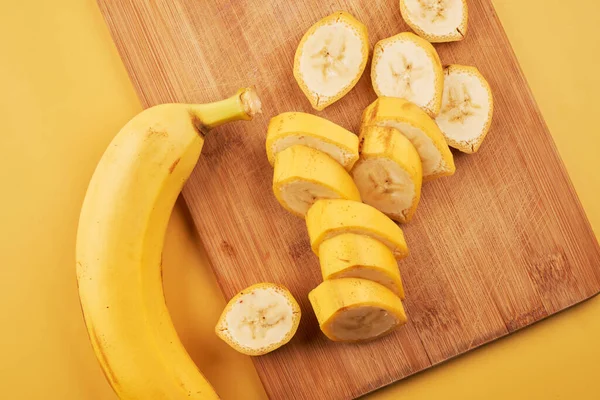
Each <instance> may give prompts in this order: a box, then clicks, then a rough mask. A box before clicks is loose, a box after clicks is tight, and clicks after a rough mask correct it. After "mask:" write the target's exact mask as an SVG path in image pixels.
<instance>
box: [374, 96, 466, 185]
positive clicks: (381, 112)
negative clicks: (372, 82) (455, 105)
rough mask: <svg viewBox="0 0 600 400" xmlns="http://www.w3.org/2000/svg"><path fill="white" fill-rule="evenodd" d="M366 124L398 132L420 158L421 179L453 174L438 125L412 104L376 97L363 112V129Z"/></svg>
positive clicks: (450, 156) (452, 164)
mask: <svg viewBox="0 0 600 400" xmlns="http://www.w3.org/2000/svg"><path fill="white" fill-rule="evenodd" d="M369 125H377V126H387V127H392V128H395V129H397V130H398V131H400V133H402V134H403V135H404V136H406V138H407V139H408V140H410V142H411V143H412V144H413V146H414V147H415V148H416V149H417V153H419V156H420V157H421V164H422V167H423V181H425V182H426V181H430V180H432V179H435V178H438V177H441V176H449V175H453V174H454V172H455V170H456V168H455V166H454V158H453V156H452V152H451V151H450V148H448V144H447V143H446V139H445V138H444V135H443V134H442V132H441V131H440V128H439V127H438V126H437V125H436V123H435V121H433V120H432V119H431V118H430V117H429V116H428V115H427V114H426V113H425V112H424V111H423V110H421V109H420V108H419V107H417V106H416V105H415V104H413V103H411V102H409V101H407V100H404V99H398V98H394V97H380V98H379V99H377V100H375V101H374V102H373V103H372V104H371V105H369V106H368V107H367V108H366V109H365V111H364V112H363V117H362V126H363V129H364V127H366V126H369Z"/></svg>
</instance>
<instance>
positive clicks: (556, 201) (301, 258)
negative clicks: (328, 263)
mask: <svg viewBox="0 0 600 400" xmlns="http://www.w3.org/2000/svg"><path fill="white" fill-rule="evenodd" d="M468 3H469V7H470V10H469V15H470V18H469V24H470V27H469V33H468V35H467V38H466V39H465V40H464V41H462V42H459V43H452V44H439V45H436V48H437V49H438V51H439V53H440V56H441V59H442V62H443V63H444V64H450V63H460V64H467V65H475V66H477V67H478V68H479V69H480V71H481V72H482V73H483V75H484V76H486V77H487V78H488V80H489V82H490V85H491V87H492V90H493V93H494V97H495V115H494V121H493V124H492V128H491V131H490V134H489V135H488V137H487V139H486V141H485V142H484V144H483V146H482V148H481V149H480V151H479V152H478V153H477V154H475V155H472V156H468V155H463V154H458V153H455V161H456V165H457V173H456V175H455V176H453V177H450V178H442V179H439V180H436V181H434V182H431V183H428V184H426V185H425V186H424V188H423V195H422V201H421V204H420V206H419V209H418V211H417V214H416V216H415V218H414V219H413V221H412V222H411V223H410V224H409V225H406V226H403V228H404V231H405V235H406V237H407V241H408V244H409V247H410V250H411V256H410V257H409V258H408V259H406V260H403V261H402V262H401V263H400V268H401V272H402V276H403V280H404V283H405V289H406V294H407V300H406V302H405V306H406V309H407V314H408V316H409V323H408V324H407V325H405V326H404V327H402V328H401V329H399V330H398V331H397V332H396V333H394V334H392V335H389V336H387V337H385V338H383V339H381V340H378V341H374V342H371V343H366V344H361V345H344V344H335V343H332V342H329V341H327V340H326V339H325V338H324V336H323V335H322V334H320V332H319V329H318V326H317V323H316V319H315V317H314V314H313V312H312V310H311V309H310V305H309V302H308V299H307V293H308V292H309V291H310V290H311V289H312V288H314V287H315V286H316V285H317V284H318V283H319V282H320V279H321V276H320V272H319V266H318V260H317V258H316V257H315V256H314V255H313V254H312V252H311V251H310V248H309V243H308V238H307V234H306V228H305V226H304V221H302V220H301V219H298V218H296V217H293V216H291V215H289V214H288V213H286V212H285V211H284V210H283V209H282V208H281V207H280V206H279V205H278V203H277V201H276V200H275V198H274V196H273V195H272V193H271V179H272V169H271V167H270V165H269V164H268V162H267V159H266V155H265V150H264V140H265V134H266V127H267V123H268V120H269V118H270V117H271V116H274V115H276V114H278V113H280V112H284V111H292V110H294V111H306V112H314V111H313V110H312V109H311V108H310V105H309V103H308V101H307V100H306V99H305V97H304V96H303V94H302V93H301V91H300V89H299V87H298V86H297V85H296V82H295V81H294V79H293V76H292V65H293V55H294V52H295V48H296V46H297V44H298V42H299V40H300V38H301V37H302V35H303V33H304V32H305V31H306V29H308V27H309V26H311V25H312V24H313V23H314V22H315V21H317V20H318V19H320V18H322V17H324V16H325V15H328V14H330V13H332V12H334V11H336V10H340V9H344V10H347V11H349V12H351V13H352V14H353V15H355V16H356V17H357V18H358V19H360V20H361V21H362V22H363V23H365V24H366V26H367V27H368V29H369V36H370V42H371V48H372V46H373V45H374V44H375V42H376V41H378V40H380V39H383V38H385V37H389V36H391V35H393V34H396V33H398V32H401V31H405V30H408V27H407V26H406V25H405V24H404V22H403V21H402V20H401V17H400V13H399V10H398V5H397V1H396V0H385V1H384V0H378V1H359V0H355V1H350V0H347V1H343V0H332V1H329V2H301V1H295V2H288V1H284V0H263V1H258V0H237V1H234V0H229V1H220V0H204V1H192V0H187V1H186V0H152V1H151V0H137V1H134V0H99V4H100V8H101V10H102V13H103V14H104V15H105V18H106V21H107V23H108V26H109V28H110V30H111V32H112V35H113V38H114V40H115V43H116V44H117V47H118V49H119V51H120V54H121V56H122V58H123V61H124V63H125V65H126V67H127V69H128V71H129V73H130V76H131V79H132V81H133V83H134V85H135V87H136V89H137V92H138V94H139V96H140V98H141V100H142V102H143V105H144V106H146V107H148V106H152V105H155V104H158V103H164V102H174V101H177V102H200V103H202V102H206V101H210V100H216V99H219V98H222V97H224V96H228V95H230V94H232V93H233V92H235V90H236V89H238V88H239V87H242V86H247V85H255V86H256V87H257V89H258V91H259V94H260V95H261V98H262V100H263V103H264V111H265V114H264V115H263V116H259V117H258V118H256V119H255V121H253V122H251V123H234V124H230V125H227V126H225V127H223V128H220V129H218V130H217V131H215V132H214V134H213V135H209V137H208V139H207V142H206V144H205V148H204V150H203V157H201V160H200V162H199V164H198V166H197V168H196V170H195V172H194V174H193V175H192V177H191V178H190V181H189V182H188V184H187V185H186V187H185V189H184V196H185V199H186V201H187V203H188V205H189V207H190V209H191V212H192V215H193V217H194V220H195V224H196V226H197V229H198V231H199V232H200V234H201V236H202V238H203V240H204V244H205V246H206V250H207V252H208V254H209V256H210V259H211V262H212V265H213V268H214V271H215V273H216V276H217V279H218V281H219V283H220V285H221V287H222V289H223V291H224V292H225V295H226V296H228V297H229V296H232V295H233V294H234V293H236V292H237V291H239V290H240V289H242V288H244V287H246V286H248V285H250V284H253V283H256V282H260V281H274V282H279V283H283V284H285V285H286V286H288V287H289V288H290V290H291V291H292V293H293V294H294V295H295V296H296V298H297V299H298V300H299V302H300V303H301V306H302V311H303V316H302V321H301V324H300V329H299V331H298V333H297V335H296V336H295V337H294V339H293V340H292V341H291V342H290V344H289V345H287V346H285V347H283V348H282V349H280V350H278V351H275V352H273V353H271V354H269V355H266V356H263V357H257V358H255V359H254V360H255V364H256V367H257V369H258V372H259V374H260V376H261V379H262V381H263V383H264V385H265V388H266V390H267V392H268V394H269V395H270V397H271V398H274V399H275V398H277V399H346V398H351V397H356V396H359V395H361V394H364V393H367V392H369V391H372V390H374V389H376V388H378V387H381V386H383V385H386V384H389V383H391V382H394V381H396V380H398V379H401V378H403V377H406V376H408V375H410V374H413V373H415V372H417V371H420V370H423V369H425V368H428V367H430V366H432V365H434V364H437V363H440V362H442V361H444V360H447V359H449V358H451V357H454V356H456V355H458V354H460V353H464V352H466V351H469V350H470V349H473V348H475V347H477V346H479V345H481V344H483V343H486V342H489V341H491V340H494V339H496V338H499V337H501V336H504V335H506V334H509V333H511V332H514V331H515V330H517V329H520V328H522V327H525V326H527V325H529V324H531V323H533V322H535V321H538V320H540V319H542V318H545V317H547V316H549V315H551V314H553V313H556V312H557V311H560V310H562V309H564V308H566V307H569V306H571V305H573V304H575V303H577V302H580V301H582V300H584V299H586V298H589V297H590V296H592V295H594V294H596V293H598V291H600V251H599V248H598V243H597V241H596V239H595V237H594V235H593V233H592V230H591V228H590V226H589V224H588V221H587V220H586V218H585V214H584V212H583V210H582V208H581V206H580V203H579V201H578V199H577V197H576V195H575V192H574V190H573V187H572V186H571V184H570V182H569V179H568V176H567V174H566V172H565V169H564V167H563V164H562V162H561V161H560V158H559V156H558V154H557V151H556V149H555V146H554V143H553V141H552V139H551V136H550V134H549V132H548V129H547V127H546V125H545V123H544V121H543V119H542V117H541V115H540V113H539V110H538V108H537V106H536V104H535V102H534V100H533V97H532V95H531V92H530V90H529V88H528V86H527V84H526V82H525V79H524V77H523V74H522V73H521V71H520V69H519V66H518V64H517V61H516V58H515V56H514V54H513V52H512V49H511V47H510V44H509V42H508V40H507V38H506V36H505V34H504V31H503V30H502V27H501V25H500V22H499V20H498V17H497V16H496V13H495V11H494V9H493V6H492V4H491V2H490V0H470V1H468ZM369 67H370V65H368V66H367V71H368V69H369ZM374 99H375V94H374V92H373V90H372V89H371V86H370V79H369V74H368V73H365V75H364V76H363V77H362V79H361V80H360V81H359V83H358V85H357V86H356V88H355V89H354V90H353V91H351V92H350V93H349V94H348V95H347V96H346V97H344V98H343V99H342V100H340V101H338V102H337V103H335V104H334V105H332V106H330V107H329V108H327V109H326V110H325V111H323V112H320V113H318V114H319V115H321V116H324V117H326V118H329V119H331V120H332V121H334V122H336V123H338V124H340V125H342V126H344V127H346V128H348V129H351V130H354V131H356V130H357V128H358V123H359V119H360V113H361V111H362V109H363V108H364V107H366V106H367V105H368V104H369V103H370V102H371V101H373V100H374ZM199 306H201V305H199Z"/></svg>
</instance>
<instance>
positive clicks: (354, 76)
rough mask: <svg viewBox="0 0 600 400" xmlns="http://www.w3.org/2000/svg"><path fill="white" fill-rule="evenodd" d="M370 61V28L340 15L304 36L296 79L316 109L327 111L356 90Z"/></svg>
mask: <svg viewBox="0 0 600 400" xmlns="http://www.w3.org/2000/svg"><path fill="white" fill-rule="evenodd" d="M368 57H369V38H368V35H367V28H366V27H365V26H364V25H363V24H362V23H361V22H360V21H358V20H357V19H356V18H354V17H353V16H352V15H350V14H349V13H347V12H345V11H339V12H336V13H334V14H331V15H329V16H327V17H325V18H323V19H322V20H320V21H318V22H317V23H316V24H314V25H313V26H311V27H310V29H309V30H308V31H307V32H306V33H305V34H304V36H303V37H302V40H301V41H300V44H299V45H298V49H297V50H296V56H295V57H294V77H295V78H296V81H297V82H298V85H300V88H301V89H302V91H303V92H304V94H305V95H306V97H307V98H308V100H309V101H310V104H311V105H312V106H313V108H314V109H316V110H323V109H324V108H325V107H327V106H329V105H331V104H332V103H334V102H336V101H337V100H339V99H340V98H342V97H343V96H344V95H345V94H346V93H348V92H349V91H350V90H352V88H353V87H354V85H356V82H358V80H359V79H360V77H361V75H362V73H363V71H364V70H365V66H366V65H367V59H368Z"/></svg>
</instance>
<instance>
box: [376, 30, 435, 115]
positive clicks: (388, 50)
mask: <svg viewBox="0 0 600 400" xmlns="http://www.w3.org/2000/svg"><path fill="white" fill-rule="evenodd" d="M371 81H372V82H373V89H374V90H375V93H377V95H378V96H389V97H400V98H403V99H406V100H408V101H410V102H412V103H415V104H416V105H418V106H419V107H421V108H422V109H423V110H425V111H426V112H427V114H429V115H430V116H432V117H435V116H436V115H437V114H438V113H439V111H440V107H441V105H442V92H443V89H444V76H443V72H442V63H441V61H440V57H439V56H438V54H437V52H436V51H435V48H434V47H433V46H432V45H431V43H429V42H428V41H426V40H424V39H422V38H420V37H418V36H417V35H415V34H414V33H411V32H403V33H399V34H398V35H395V36H392V37H390V38H387V39H383V40H380V41H379V42H377V44H376V45H375V49H374V50H373V63H372V65H371Z"/></svg>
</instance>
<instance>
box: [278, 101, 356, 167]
mask: <svg viewBox="0 0 600 400" xmlns="http://www.w3.org/2000/svg"><path fill="white" fill-rule="evenodd" d="M295 144H301V145H304V146H308V147H312V148H313V149H316V150H319V151H322V152H323V153H325V154H327V155H329V156H330V157H331V158H333V159H334V160H336V161H337V162H338V163H340V164H341V165H342V166H343V167H344V168H346V170H348V171H350V170H351V169H352V166H353V165H354V163H355V162H356V160H358V137H357V136H356V135H355V134H354V133H352V132H350V131H348V130H346V129H344V128H342V127H341V126H339V125H336V124H334V123H333V122H331V121H329V120H327V119H325V118H321V117H317V116H316V115H312V114H306V113H302V112H285V113H282V114H279V115H277V116H275V117H273V118H271V121H270V122H269V128H268V131H267V142H266V147H267V157H268V159H269V162H270V163H271V165H273V164H274V163H275V156H276V155H277V153H279V152H280V151H283V150H285V149H287V148H288V147H290V146H293V145H295Z"/></svg>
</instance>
